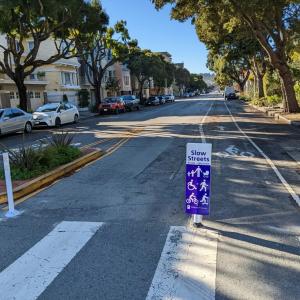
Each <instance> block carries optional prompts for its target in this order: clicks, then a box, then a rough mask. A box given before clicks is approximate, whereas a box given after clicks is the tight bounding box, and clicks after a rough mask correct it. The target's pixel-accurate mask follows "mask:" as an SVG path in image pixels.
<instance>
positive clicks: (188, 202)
mask: <svg viewBox="0 0 300 300" xmlns="http://www.w3.org/2000/svg"><path fill="white" fill-rule="evenodd" d="M186 203H187V204H190V203H194V204H195V205H198V204H199V200H198V199H197V197H196V195H195V193H192V194H191V195H190V197H189V198H187V199H186Z"/></svg>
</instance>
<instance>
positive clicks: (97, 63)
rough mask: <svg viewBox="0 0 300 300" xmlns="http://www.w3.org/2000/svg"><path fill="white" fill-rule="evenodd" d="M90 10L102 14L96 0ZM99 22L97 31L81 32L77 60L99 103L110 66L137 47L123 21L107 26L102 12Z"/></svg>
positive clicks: (106, 18) (106, 19)
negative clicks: (93, 9)
mask: <svg viewBox="0 0 300 300" xmlns="http://www.w3.org/2000/svg"><path fill="white" fill-rule="evenodd" d="M91 5H92V7H94V8H95V9H97V10H98V11H99V12H100V11H101V12H102V7H101V4H100V2H99V1H98V0H93V1H92V3H91ZM100 19H101V20H102V22H99V24H98V27H97V25H96V31H95V32H92V33H91V32H90V30H87V31H83V32H81V34H80V38H79V39H77V49H78V50H79V52H80V53H81V55H80V58H81V60H82V62H83V63H84V64H85V66H86V76H87V79H88V81H89V83H90V84H91V85H92V86H93V88H94V90H95V98H96V102H97V103H100V102H101V86H102V82H103V79H104V76H105V74H106V73H107V70H108V68H109V67H111V66H112V65H114V64H115V63H116V62H123V61H124V60H125V59H126V58H127V57H128V55H129V54H130V52H131V51H132V50H133V49H135V48H136V47H137V41H136V40H132V39H131V38H130V36H129V32H128V30H127V28H126V22H125V21H119V22H117V23H116V24H115V25H114V26H113V27H108V21H109V18H108V15H106V14H104V13H101V18H100Z"/></svg>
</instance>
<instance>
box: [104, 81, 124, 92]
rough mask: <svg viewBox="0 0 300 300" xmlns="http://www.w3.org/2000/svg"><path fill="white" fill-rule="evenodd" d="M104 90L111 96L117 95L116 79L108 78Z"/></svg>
mask: <svg viewBox="0 0 300 300" xmlns="http://www.w3.org/2000/svg"><path fill="white" fill-rule="evenodd" d="M105 87H106V89H107V91H109V92H110V93H111V95H114V94H118V93H119V92H120V89H121V87H120V81H119V80H117V79H116V78H109V79H108V81H107V82H106V86H105Z"/></svg>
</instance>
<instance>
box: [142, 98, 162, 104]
mask: <svg viewBox="0 0 300 300" xmlns="http://www.w3.org/2000/svg"><path fill="white" fill-rule="evenodd" d="M145 104H146V105H159V104H160V101H159V98H158V97H157V96H151V97H149V98H148V99H147V101H146V102H145Z"/></svg>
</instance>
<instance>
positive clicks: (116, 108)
mask: <svg viewBox="0 0 300 300" xmlns="http://www.w3.org/2000/svg"><path fill="white" fill-rule="evenodd" d="M98 109H99V114H104V113H114V114H118V113H120V112H123V113H124V112H125V111H126V108H125V102H124V101H123V100H122V99H121V98H120V97H107V98H105V99H104V100H103V102H102V103H100V105H99V108H98Z"/></svg>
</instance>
